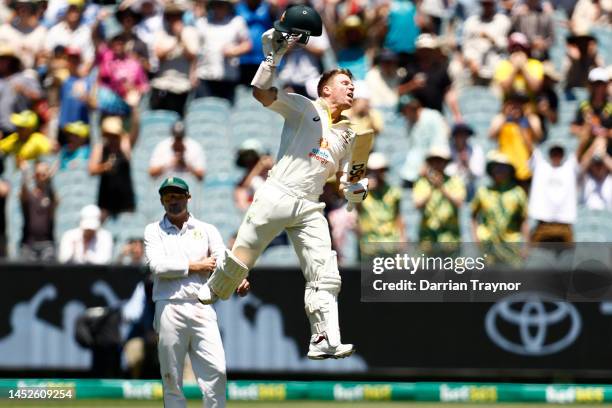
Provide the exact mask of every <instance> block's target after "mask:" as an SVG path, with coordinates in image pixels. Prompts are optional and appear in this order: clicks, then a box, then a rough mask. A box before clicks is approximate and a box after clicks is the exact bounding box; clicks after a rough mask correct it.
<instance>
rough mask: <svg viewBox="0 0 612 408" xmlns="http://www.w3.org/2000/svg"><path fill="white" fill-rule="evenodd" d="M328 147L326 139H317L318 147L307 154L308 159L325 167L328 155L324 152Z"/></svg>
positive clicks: (328, 158)
mask: <svg viewBox="0 0 612 408" xmlns="http://www.w3.org/2000/svg"><path fill="white" fill-rule="evenodd" d="M328 147H329V142H328V141H327V139H326V138H324V137H322V138H321V139H319V147H318V148H317V147H315V148H314V149H312V150H311V151H310V153H308V157H310V158H313V159H315V160H317V161H318V162H319V163H321V165H323V166H325V165H326V164H327V163H329V160H330V154H329V153H328V152H327V151H325V150H326V149H327V148H328Z"/></svg>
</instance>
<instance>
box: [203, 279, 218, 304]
mask: <svg viewBox="0 0 612 408" xmlns="http://www.w3.org/2000/svg"><path fill="white" fill-rule="evenodd" d="M218 299H219V297H218V296H217V295H215V293H214V292H213V291H212V290H210V287H209V286H208V283H205V284H204V285H202V287H201V288H200V290H199V291H198V300H199V301H200V303H202V304H203V305H212V304H213V303H215V302H216V301H217V300H218Z"/></svg>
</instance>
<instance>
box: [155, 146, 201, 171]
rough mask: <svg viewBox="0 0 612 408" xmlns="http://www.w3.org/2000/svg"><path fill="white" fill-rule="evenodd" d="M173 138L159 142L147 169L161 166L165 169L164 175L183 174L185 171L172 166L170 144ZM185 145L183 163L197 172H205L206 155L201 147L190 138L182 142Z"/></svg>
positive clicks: (172, 154)
mask: <svg viewBox="0 0 612 408" xmlns="http://www.w3.org/2000/svg"><path fill="white" fill-rule="evenodd" d="M173 143H174V138H173V137H169V138H167V139H164V140H162V141H161V142H159V143H158V144H157V145H156V146H155V149H153V153H152V154H151V159H150V160H149V167H157V166H163V167H164V168H165V169H166V173H172V174H174V173H181V172H185V171H186V169H183V168H180V167H177V166H174V165H173V164H174V157H175V154H174V150H173V149H172V144H173ZM183 144H184V145H185V154H184V157H185V163H186V164H188V165H190V166H191V167H193V168H195V169H197V170H206V155H205V154H204V149H202V145H200V143H198V142H197V141H195V140H194V139H192V138H190V137H186V138H185V139H184V140H183Z"/></svg>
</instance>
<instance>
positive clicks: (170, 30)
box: [143, 2, 200, 116]
mask: <svg viewBox="0 0 612 408" xmlns="http://www.w3.org/2000/svg"><path fill="white" fill-rule="evenodd" d="M143 7H144V6H143ZM184 11H185V8H184V7H183V5H182V4H179V3H176V2H170V3H168V4H166V8H165V9H164V20H163V21H164V23H163V28H162V29H160V30H158V31H156V32H155V34H154V35H153V44H154V52H155V56H156V58H157V59H158V60H159V69H158V71H157V74H156V75H155V77H154V78H153V80H152V81H151V87H152V92H151V101H150V106H151V109H168V110H173V111H175V112H176V113H178V114H179V115H180V116H183V113H184V112H183V111H184V109H185V103H186V102H187V96H188V95H189V91H190V90H191V88H192V86H193V83H192V81H191V79H190V73H191V72H193V69H194V68H195V62H196V54H197V52H198V48H199V46H200V44H199V40H198V31H197V30H196V29H195V28H194V27H189V26H185V25H184V24H183V21H182V18H183V13H184Z"/></svg>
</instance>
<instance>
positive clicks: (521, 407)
mask: <svg viewBox="0 0 612 408" xmlns="http://www.w3.org/2000/svg"><path fill="white" fill-rule="evenodd" d="M162 406H163V404H162V402H161V401H137V400H79V401H32V400H30V401H25V400H24V401H8V400H0V408H4V407H15V408H19V407H28V408H32V407H37V408H39V407H40V408H48V407H58V408H59V407H70V408H90V407H93V408H102V407H104V408H114V407H134V408H160V407H162ZM227 406H228V408H328V407H329V408H341V407H343V408H348V407H350V408H399V407H407V408H485V407H495V408H530V407H531V408H537V407H540V408H543V407H546V406H548V407H551V406H553V407H561V406H565V407H567V406H568V405H556V404H486V403H483V404H461V403H447V404H441V403H436V402H432V403H426V402H418V403H410V402H403V401H402V402H400V401H398V402H312V401H291V402H288V401H283V402H243V401H241V402H228V404H227ZM579 406H580V408H595V407H601V406H608V407H610V406H611V405H610V404H600V405H585V404H579ZM188 407H189V408H201V407H202V403H201V402H199V401H189V404H188Z"/></svg>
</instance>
